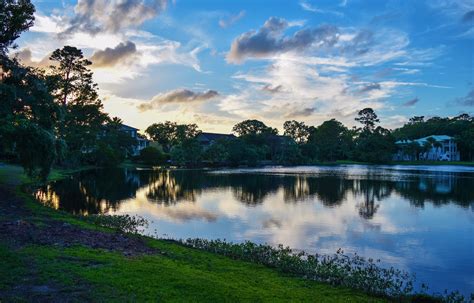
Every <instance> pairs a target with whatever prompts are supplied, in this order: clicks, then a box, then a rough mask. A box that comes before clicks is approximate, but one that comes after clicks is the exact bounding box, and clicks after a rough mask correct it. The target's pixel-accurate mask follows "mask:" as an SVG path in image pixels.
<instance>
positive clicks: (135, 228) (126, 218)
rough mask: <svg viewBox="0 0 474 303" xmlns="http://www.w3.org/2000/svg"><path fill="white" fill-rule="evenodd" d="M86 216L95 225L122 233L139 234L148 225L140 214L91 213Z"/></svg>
mask: <svg viewBox="0 0 474 303" xmlns="http://www.w3.org/2000/svg"><path fill="white" fill-rule="evenodd" d="M86 218H87V220H89V221H90V222H92V223H93V224H95V225H98V226H102V227H107V228H112V229H115V230H116V231H118V232H121V233H132V234H139V233H143V231H144V229H145V228H147V227H148V221H147V220H146V219H145V218H143V217H140V216H130V215H91V216H88V217H86Z"/></svg>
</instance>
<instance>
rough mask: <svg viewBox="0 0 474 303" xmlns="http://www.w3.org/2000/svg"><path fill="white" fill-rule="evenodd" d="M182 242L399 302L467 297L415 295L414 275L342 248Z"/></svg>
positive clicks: (210, 241) (197, 240)
mask: <svg viewBox="0 0 474 303" xmlns="http://www.w3.org/2000/svg"><path fill="white" fill-rule="evenodd" d="M181 243H183V244H184V245H186V246H189V247H193V248H198V249H202V250H206V251H209V252H212V253H217V254H221V255H224V256H227V257H230V258H233V259H239V260H245V261H250V262H254V263H258V264H263V265H266V266H269V267H274V268H277V269H278V270H281V271H282V272H285V273H289V274H293V275H295V276H298V277H301V278H305V279H311V280H315V281H319V282H323V283H328V284H331V285H335V286H345V287H349V288H353V289H358V290H361V291H364V292H366V293H369V294H373V295H376V296H386V297H390V298H392V299H396V300H397V301H406V302H410V301H411V302H417V298H421V297H423V298H425V299H426V298H430V299H432V300H435V302H464V297H463V296H462V295H460V294H459V293H458V292H452V293H446V294H444V295H443V296H429V295H423V294H417V295H418V296H416V294H414V292H413V290H414V288H413V286H414V282H415V277H414V275H410V274H409V273H407V272H405V271H401V270H398V269H394V268H393V267H390V268H383V267H381V266H379V265H378V263H379V262H380V260H377V261H375V260H373V259H366V258H363V257H361V256H359V255H357V254H353V255H346V254H344V252H343V251H342V250H338V251H337V252H336V253H335V254H333V255H320V254H314V255H312V254H307V253H305V252H294V251H293V250H291V249H290V248H289V247H283V246H282V245H279V246H278V247H277V248H274V247H272V246H269V245H261V244H255V243H252V242H245V243H242V244H234V243H228V242H225V241H221V240H204V239H187V240H182V241H181ZM420 296H421V297H420ZM436 300H439V301H436ZM427 302H428V301H427Z"/></svg>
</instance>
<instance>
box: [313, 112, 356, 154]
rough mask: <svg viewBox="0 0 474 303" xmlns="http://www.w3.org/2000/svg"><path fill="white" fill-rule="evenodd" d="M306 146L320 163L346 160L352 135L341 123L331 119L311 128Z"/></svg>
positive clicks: (350, 146) (350, 147)
mask: <svg viewBox="0 0 474 303" xmlns="http://www.w3.org/2000/svg"><path fill="white" fill-rule="evenodd" d="M308 145H310V146H311V147H312V148H313V149H314V150H315V155H316V157H317V159H318V160H320V161H336V160H343V159H346V158H347V157H348V156H349V154H350V153H351V150H352V134H351V133H350V131H349V129H347V127H345V126H344V125H343V124H342V123H341V122H339V121H337V120H335V119H331V120H328V121H325V122H323V123H322V124H321V125H320V126H318V127H316V128H313V129H312V132H311V133H310V135H309V139H308Z"/></svg>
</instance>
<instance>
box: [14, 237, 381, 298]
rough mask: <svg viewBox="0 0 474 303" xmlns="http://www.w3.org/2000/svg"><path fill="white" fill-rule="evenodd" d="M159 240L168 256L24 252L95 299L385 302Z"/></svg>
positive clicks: (46, 273) (49, 274)
mask: <svg viewBox="0 0 474 303" xmlns="http://www.w3.org/2000/svg"><path fill="white" fill-rule="evenodd" d="M154 242H155V245H156V246H159V247H160V248H161V249H162V250H163V251H165V252H166V256H162V255H150V256H142V257H135V258H127V257H124V256H122V255H120V254H117V253H112V252H106V251H100V250H92V249H87V248H84V247H73V248H68V249H59V248H54V247H38V246H32V247H30V248H27V249H25V250H23V251H22V252H21V254H25V255H26V256H31V255H32V254H34V255H35V261H36V264H35V265H36V266H38V270H39V272H40V273H41V277H40V279H42V280H43V281H54V282H55V283H61V284H62V285H64V287H66V288H69V287H73V286H74V285H75V284H76V283H77V281H81V282H82V283H85V284H86V285H89V286H90V290H91V291H90V292H89V293H88V294H87V295H88V296H89V297H90V298H92V299H93V300H104V299H106V300H110V301H123V300H133V301H183V302H189V301H199V302H221V301H229V302H236V301H253V302H260V301H267V302H269V301H271V302H278V301H288V300H290V301H311V302H383V300H382V299H373V298H370V297H368V296H365V295H363V294H360V293H357V292H355V291H352V290H348V289H341V288H334V287H328V286H326V285H323V284H318V283H315V282H312V281H306V280H302V279H297V278H292V277H287V276H283V275H281V274H279V273H278V272H276V271H274V270H271V269H268V268H265V267H263V266H258V265H255V264H251V263H246V262H241V261H234V260H231V259H228V258H225V257H220V256H216V255H213V254H210V253H205V252H202V251H197V250H192V249H189V248H184V247H181V246H179V245H176V244H173V243H165V242H162V243H159V244H157V243H158V242H157V241H154ZM104 294H107V297H105V298H104Z"/></svg>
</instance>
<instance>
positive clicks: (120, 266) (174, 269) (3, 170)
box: [0, 165, 385, 302]
mask: <svg viewBox="0 0 474 303" xmlns="http://www.w3.org/2000/svg"><path fill="white" fill-rule="evenodd" d="M67 173H68V172H65V171H57V170H56V171H54V172H53V173H52V175H51V179H60V178H63V177H64V176H66V175H67ZM0 182H1V183H2V185H3V186H9V187H10V188H12V189H14V190H15V192H16V194H17V196H19V197H20V198H21V199H23V201H25V205H26V207H27V208H28V209H29V210H31V213H32V215H30V217H28V218H21V219H24V220H26V221H28V222H32V223H34V224H36V225H37V226H41V224H42V222H44V220H58V221H61V222H68V223H70V224H75V225H77V226H80V227H82V228H91V229H98V227H96V226H95V225H91V224H89V223H87V222H85V221H83V220H81V219H80V218H78V217H75V216H72V215H70V214H67V213H64V212H59V211H54V210H52V209H50V208H47V207H45V206H42V205H41V204H39V203H37V202H35V201H34V200H33V199H32V198H31V197H30V196H29V195H27V194H25V193H24V192H23V191H21V190H20V188H21V187H24V186H25V184H26V183H28V182H31V180H29V179H28V178H27V177H25V176H24V174H23V172H22V169H21V168H19V167H17V166H13V165H3V166H1V167H0ZM4 219H5V218H4V217H3V218H2V214H1V213H0V221H2V220H4ZM102 230H105V229H102ZM108 231H109V232H111V231H110V230H108ZM144 239H145V240H146V241H147V243H148V245H150V246H151V247H154V248H156V249H158V250H159V251H161V252H162V253H161V254H153V255H143V256H135V257H126V256H123V255H122V254H120V253H116V252H109V251H104V250H100V249H91V248H86V247H82V246H75V247H70V248H62V247H59V246H51V245H49V246H48V245H43V246H38V245H29V246H27V247H23V248H17V249H15V248H12V247H9V246H7V245H6V243H2V242H0V260H1V262H0V301H2V299H3V298H2V291H3V294H6V291H8V290H9V289H11V288H12V287H13V286H18V285H21V284H22V283H29V284H32V285H48V287H50V288H51V289H53V290H54V291H56V293H57V292H59V294H60V295H61V294H62V295H65V294H68V295H69V296H72V297H73V298H75V299H76V300H78V301H101V302H102V301H112V302H114V301H116V302H122V301H176V302H190V301H192V302H196V301H197V302H230V301H232V302H236V301H242V302H249V301H251V302H278V301H300V302H301V301H302V302H305V301H310V302H384V301H385V300H384V299H380V298H373V297H370V296H368V295H366V294H363V293H361V292H359V291H355V290H351V289H347V288H338V287H333V286H329V285H326V284H322V283H318V282H314V281H309V280H304V279H300V278H296V277H292V276H288V275H284V274H282V273H280V272H278V271H277V270H275V269H270V268H267V267H264V266H261V265H257V264H254V263H248V262H244V261H238V260H232V259H230V258H227V257H223V256H219V255H216V254H212V253H208V252H205V251H201V250H196V249H193V248H188V247H184V246H182V245H180V244H177V243H175V242H170V241H165V240H156V239H151V238H144ZM25 281H27V282H25ZM24 287H25V289H26V288H27V286H24ZM18 295H19V296H20V297H18ZM21 295H22V292H19V293H15V294H14V296H15V297H14V298H15V299H18V300H20V301H21V300H24V301H25V300H27V299H26V298H22V297H21ZM54 298H55V297H49V299H51V300H54ZM9 299H11V297H9Z"/></svg>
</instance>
